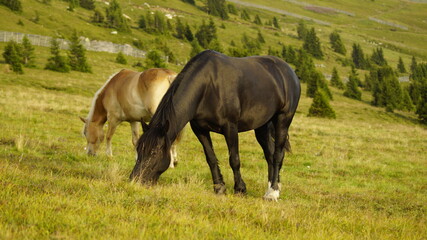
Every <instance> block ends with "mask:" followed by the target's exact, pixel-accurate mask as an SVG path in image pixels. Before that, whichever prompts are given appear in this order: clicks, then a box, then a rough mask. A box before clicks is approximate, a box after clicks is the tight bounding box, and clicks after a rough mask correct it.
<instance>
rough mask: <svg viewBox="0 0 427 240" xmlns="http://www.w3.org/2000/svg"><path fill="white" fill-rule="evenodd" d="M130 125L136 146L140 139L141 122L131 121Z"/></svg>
mask: <svg viewBox="0 0 427 240" xmlns="http://www.w3.org/2000/svg"><path fill="white" fill-rule="evenodd" d="M130 127H131V129H132V143H133V146H134V147H136V144H137V143H138V139H139V122H131V123H130Z"/></svg>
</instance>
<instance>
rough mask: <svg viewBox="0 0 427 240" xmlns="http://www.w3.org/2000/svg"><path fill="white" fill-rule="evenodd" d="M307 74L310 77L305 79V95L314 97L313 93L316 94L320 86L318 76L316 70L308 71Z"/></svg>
mask: <svg viewBox="0 0 427 240" xmlns="http://www.w3.org/2000/svg"><path fill="white" fill-rule="evenodd" d="M309 76H310V77H309V78H308V79H307V80H306V81H307V90H306V94H307V97H310V98H314V95H315V94H316V92H317V91H318V89H319V88H320V86H319V82H320V79H319V78H320V76H319V73H318V72H317V71H316V70H313V71H311V72H310V73H309Z"/></svg>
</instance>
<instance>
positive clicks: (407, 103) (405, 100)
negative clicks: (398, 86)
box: [401, 89, 415, 112]
mask: <svg viewBox="0 0 427 240" xmlns="http://www.w3.org/2000/svg"><path fill="white" fill-rule="evenodd" d="M401 108H402V110H406V111H408V112H410V111H412V110H414V109H415V106H414V104H413V103H412V100H411V96H409V91H408V90H407V89H405V90H403V95H402V106H401Z"/></svg>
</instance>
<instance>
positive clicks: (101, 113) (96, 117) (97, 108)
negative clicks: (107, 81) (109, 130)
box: [88, 94, 107, 125]
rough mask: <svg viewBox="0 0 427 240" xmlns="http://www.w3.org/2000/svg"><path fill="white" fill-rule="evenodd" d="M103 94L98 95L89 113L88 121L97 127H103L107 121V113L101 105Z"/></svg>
mask: <svg viewBox="0 0 427 240" xmlns="http://www.w3.org/2000/svg"><path fill="white" fill-rule="evenodd" d="M103 98H104V94H99V95H97V96H96V98H95V99H94V101H93V105H92V109H91V113H90V116H89V119H88V120H89V121H90V122H94V123H96V124H97V125H103V124H104V123H105V122H106V121H107V111H106V109H105V107H104V104H102V100H103Z"/></svg>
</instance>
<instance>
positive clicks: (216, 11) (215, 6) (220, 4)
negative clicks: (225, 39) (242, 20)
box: [207, 0, 229, 20]
mask: <svg viewBox="0 0 427 240" xmlns="http://www.w3.org/2000/svg"><path fill="white" fill-rule="evenodd" d="M207 9H208V13H209V14H210V15H212V16H217V17H220V18H221V19H224V20H226V19H228V18H229V16H228V13H227V8H226V6H225V0H207Z"/></svg>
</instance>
